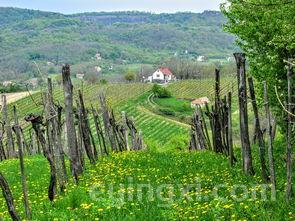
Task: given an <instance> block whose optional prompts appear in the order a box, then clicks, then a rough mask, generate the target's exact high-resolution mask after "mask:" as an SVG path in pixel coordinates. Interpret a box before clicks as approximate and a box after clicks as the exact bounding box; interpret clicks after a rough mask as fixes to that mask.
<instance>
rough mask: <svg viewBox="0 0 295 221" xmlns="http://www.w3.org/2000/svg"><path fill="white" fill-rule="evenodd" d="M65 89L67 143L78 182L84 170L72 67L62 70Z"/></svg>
mask: <svg viewBox="0 0 295 221" xmlns="http://www.w3.org/2000/svg"><path fill="white" fill-rule="evenodd" d="M62 78H63V89H64V96H65V118H66V128H67V142H68V148H69V152H70V162H71V171H72V175H73V176H74V177H75V180H76V181H78V179H79V176H80V175H81V174H82V173H83V168H82V165H81V162H80V160H79V155H78V145H77V135H76V130H75V123H74V112H73V85H72V81H71V73H70V66H69V65H65V66H63V68H62Z"/></svg>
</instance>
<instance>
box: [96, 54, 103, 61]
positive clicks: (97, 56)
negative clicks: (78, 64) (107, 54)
mask: <svg viewBox="0 0 295 221" xmlns="http://www.w3.org/2000/svg"><path fill="white" fill-rule="evenodd" d="M94 58H95V59H96V60H101V59H102V57H101V54H100V53H96V54H95V55H94Z"/></svg>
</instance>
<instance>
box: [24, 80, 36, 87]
mask: <svg viewBox="0 0 295 221" xmlns="http://www.w3.org/2000/svg"><path fill="white" fill-rule="evenodd" d="M25 84H26V85H29V86H31V87H37V86H38V78H31V79H29V80H27V81H25Z"/></svg>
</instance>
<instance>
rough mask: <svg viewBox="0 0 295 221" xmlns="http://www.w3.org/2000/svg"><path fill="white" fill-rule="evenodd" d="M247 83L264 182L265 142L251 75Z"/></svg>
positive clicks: (265, 170)
mask: <svg viewBox="0 0 295 221" xmlns="http://www.w3.org/2000/svg"><path fill="white" fill-rule="evenodd" d="M248 84H249V91H250V97H251V102H252V108H253V112H254V116H255V127H256V128H255V131H256V132H255V133H256V138H257V140H258V144H259V157H260V165H261V176H262V179H263V180H264V181H265V182H268V181H269V178H268V175H267V167H266V162H265V143H264V140H263V134H262V131H261V127H260V119H259V113H258V106H257V102H256V96H255V89H254V83H253V78H252V77H249V78H248Z"/></svg>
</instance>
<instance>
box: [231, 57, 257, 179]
mask: <svg viewBox="0 0 295 221" xmlns="http://www.w3.org/2000/svg"><path fill="white" fill-rule="evenodd" d="M234 56H235V59H236V63H237V77H238V92H239V93H238V96H239V110H240V137H241V144H242V158H243V170H244V172H245V173H247V174H250V175H253V174H254V169H253V164H252V154H251V146H250V138H249V128H248V109H247V84H246V58H245V54H244V53H235V54H234Z"/></svg>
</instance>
